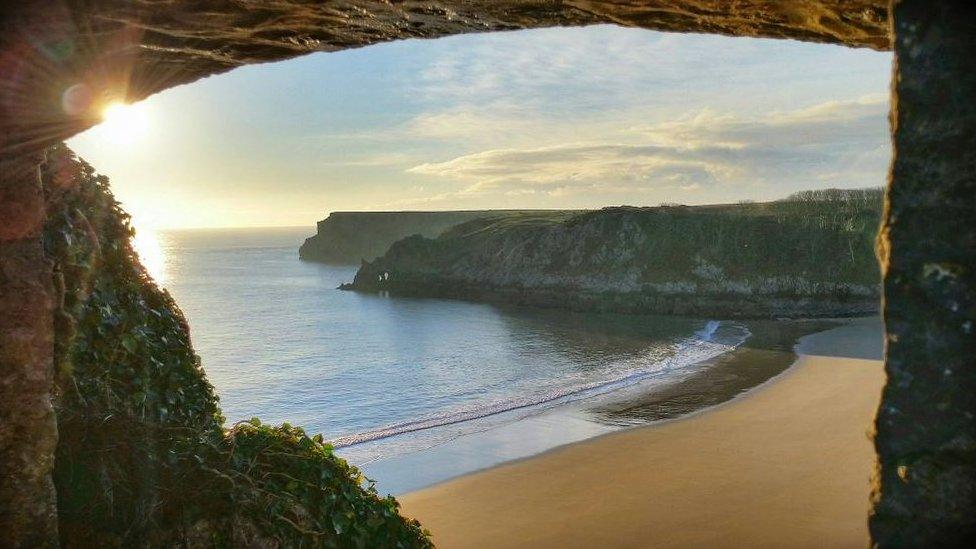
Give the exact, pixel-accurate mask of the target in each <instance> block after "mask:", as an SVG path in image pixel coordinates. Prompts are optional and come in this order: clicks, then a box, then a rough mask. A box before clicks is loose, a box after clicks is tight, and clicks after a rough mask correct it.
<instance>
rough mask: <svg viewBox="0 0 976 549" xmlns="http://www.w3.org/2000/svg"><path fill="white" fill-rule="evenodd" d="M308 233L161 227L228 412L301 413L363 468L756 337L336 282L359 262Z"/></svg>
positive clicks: (687, 366) (166, 267)
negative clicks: (337, 260) (313, 244)
mask: <svg viewBox="0 0 976 549" xmlns="http://www.w3.org/2000/svg"><path fill="white" fill-rule="evenodd" d="M310 233H311V229H306V228H301V229H262V230H220V231H175V232H167V233H162V234H160V235H159V237H158V238H159V241H160V244H161V249H162V252H163V254H162V255H163V258H164V261H163V264H162V266H161V269H162V274H161V277H160V278H162V280H163V286H164V287H166V288H167V289H168V290H169V291H170V292H171V293H172V294H173V296H174V297H175V298H176V300H177V302H178V303H179V304H180V306H181V307H182V308H183V310H184V312H185V313H186V315H187V317H188V319H189V322H190V325H191V327H192V338H193V342H194V344H195V346H196V349H197V352H198V353H199V354H200V356H201V358H202V360H203V365H204V368H205V369H206V371H207V374H208V375H209V377H210V380H211V382H212V383H213V384H214V385H215V386H216V388H217V391H218V393H219V395H220V398H221V404H222V407H223V410H224V413H225V415H226V416H227V418H228V420H229V421H231V422H233V421H238V420H242V419H247V418H250V417H252V416H257V417H260V418H261V419H262V420H264V421H268V422H276V423H277V422H285V421H287V422H290V423H292V424H297V425H301V426H303V427H305V428H306V430H307V431H309V432H320V433H323V434H324V435H325V437H326V438H329V439H333V440H334V442H335V444H336V446H337V447H339V452H340V454H342V455H344V456H345V457H347V459H349V460H350V461H351V462H353V463H356V464H361V465H362V464H371V463H390V460H394V462H395V460H396V459H399V458H403V457H404V456H407V455H409V454H412V453H416V452H417V451H420V450H424V449H430V448H434V447H438V446H440V445H444V444H447V443H448V442H449V441H453V440H456V439H458V437H463V436H465V435H468V434H472V433H478V432H484V431H487V430H492V429H502V428H503V427H505V426H506V425H510V424H512V423H514V422H519V421H520V420H525V419H527V418H530V417H537V416H539V415H540V414H542V413H543V412H545V411H546V410H550V409H552V408H554V407H558V406H560V405H565V404H567V403H578V402H584V401H590V400H592V399H594V398H595V397H599V396H600V395H605V394H607V393H610V392H613V391H615V390H617V389H620V388H624V387H629V386H633V385H635V384H638V383H640V384H644V385H648V384H650V385H662V386H663V385H667V384H674V383H677V382H679V381H681V380H682V379H686V378H687V377H688V376H691V375H693V374H694V373H695V372H696V371H698V370H700V369H701V368H702V367H703V366H702V364H703V363H702V362H701V361H703V360H708V359H714V358H715V357H717V356H720V355H723V354H725V353H727V352H728V351H729V350H730V349H732V348H733V347H734V346H736V345H738V344H739V343H741V342H742V341H743V340H745V339H746V337H747V336H748V335H749V332H748V329H746V327H744V326H741V325H738V324H733V323H726V322H723V323H717V322H710V321H708V320H707V319H702V320H694V319H675V318H657V317H646V316H619V315H593V314H579V313H567V312H565V311H547V310H534V309H518V308H513V307H498V306H493V305H486V304H473V303H464V302H458V301H448V300H438V299H413V298H390V297H383V296H375V295H362V294H357V293H352V292H344V291H340V290H337V289H336V287H337V286H338V285H339V284H340V283H342V282H348V281H350V280H352V277H353V274H354V273H355V268H354V267H335V266H326V265H320V264H315V263H304V262H301V261H299V260H298V254H297V249H298V245H299V244H300V243H301V242H302V240H303V239H304V238H305V237H306V236H308V235H309V234H310ZM594 417H595V419H593V421H594V422H596V423H599V416H594ZM604 430H605V429H603V428H602V427H600V426H599V425H597V426H595V427H594V428H593V429H589V428H586V429H583V431H581V432H584V433H590V432H591V431H592V433H599V432H603V431H604ZM500 432H504V429H502V431H500ZM577 438H578V437H577ZM556 442H559V440H556ZM540 444H541V443H540ZM547 444H548V443H546V444H542V445H543V446H546V445H547ZM529 446H531V444H530V445H529ZM542 449H545V448H544V447H543V448H537V449H535V450H533V451H538V450H542ZM523 453H524V452H523ZM513 455H515V454H513ZM476 466H478V464H474V465H472V467H476ZM480 466H484V464H480ZM380 469H382V470H385V471H387V470H389V469H390V467H389V466H387V467H386V468H385V469H384V468H383V467H380ZM385 474H389V473H385Z"/></svg>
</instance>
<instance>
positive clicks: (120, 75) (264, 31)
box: [0, 0, 890, 156]
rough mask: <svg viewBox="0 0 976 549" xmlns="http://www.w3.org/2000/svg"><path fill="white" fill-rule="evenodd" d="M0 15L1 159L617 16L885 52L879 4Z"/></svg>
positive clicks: (86, 3)
mask: <svg viewBox="0 0 976 549" xmlns="http://www.w3.org/2000/svg"><path fill="white" fill-rule="evenodd" d="M2 9H3V11H2V15H0V17H2V19H0V70H2V72H3V80H2V82H3V83H2V90H0V126H2V127H3V128H4V132H3V133H2V134H0V156H4V155H9V154H12V153H16V152H17V151H24V150H29V149H35V150H36V149H39V148H43V147H46V146H48V145H51V144H53V143H55V142H57V141H60V140H62V139H64V138H67V137H69V136H70V135H72V134H74V133H76V132H78V131H80V130H83V129H85V128H87V127H88V126H91V125H92V124H93V123H95V122H96V121H97V117H98V115H99V112H100V110H101V108H102V107H103V106H104V105H105V103H106V102H108V101H111V100H113V99H123V100H127V101H133V100H138V99H142V98H144V97H146V96H148V95H150V94H153V93H155V92H158V91H161V90H164V89H166V88H170V87H173V86H176V85H179V84H184V83H187V82H192V81H193V80H196V79H198V78H202V77H205V76H209V75H211V74H216V73H220V72H224V71H227V70H230V69H232V68H234V67H239V66H242V65H246V64H249V63H259V62H265V61H274V60H279V59H286V58H289V57H295V56H297V55H302V54H305V53H309V52H313V51H336V50H342V49H348V48H356V47H360V46H366V45H369V44H375V43H377V42H387V41H391V40H399V39H405V38H436V37H440V36H448V35H452V34H460V33H468V32H486V31H501V30H514V29H526V28H538V27H552V26H567V25H592V24H597V23H612V24H617V25H626V26H633V27H643V28H647V29H656V30H665V31H676V32H709V33H720V34H728V35H735V36H765V37H771V38H793V39H799V40H810V41H816V42H826V43H834V44H844V45H848V46H859V47H860V46H863V47H871V48H876V49H887V48H888V47H889V42H890V41H889V38H888V26H887V2H885V1H883V0H818V1H804V2H783V1H779V0H739V1H736V2H728V1H726V0H644V1H633V0H631V1H628V0H590V1H587V0H565V1H559V0H509V1H497V0H464V1H460V0H428V1H417V0H408V1H395V2H387V1H380V0H338V1H330V2H307V1H300V0H281V1H276V2H238V1H233V0H212V1H208V2H147V1H143V2H130V1H126V0H26V1H24V2H16V3H13V2H11V3H8V4H7V5H5V6H4V7H3V8H2Z"/></svg>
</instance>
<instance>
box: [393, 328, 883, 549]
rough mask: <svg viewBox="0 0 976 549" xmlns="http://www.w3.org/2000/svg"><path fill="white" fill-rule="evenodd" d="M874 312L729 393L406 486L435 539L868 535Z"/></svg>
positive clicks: (828, 538) (808, 540)
mask: <svg viewBox="0 0 976 549" xmlns="http://www.w3.org/2000/svg"><path fill="white" fill-rule="evenodd" d="M880 337H881V330H880V325H879V323H878V321H877V320H876V319H870V320H868V319H865V320H858V321H854V322H852V323H850V324H848V325H845V326H842V327H839V328H835V329H832V330H828V331H826V332H821V333H818V334H814V335H811V336H807V337H805V338H803V339H802V340H801V343H800V345H799V347H798V353H799V357H798V359H797V361H796V363H795V365H794V366H793V367H791V368H790V369H789V370H787V371H786V372H785V373H784V374H782V375H780V376H778V377H777V378H775V379H773V380H771V381H770V382H767V383H766V384H764V385H762V386H760V387H758V388H756V389H754V390H752V391H750V392H749V393H748V394H746V395H744V396H742V397H740V398H736V399H734V400H732V401H730V402H728V403H726V404H724V405H721V406H717V407H714V408H711V409H708V410H706V411H704V412H702V413H699V414H695V415H693V416H690V417H686V418H683V419H678V420H674V421H668V422H663V423H659V424H655V425H651V426H648V427H642V428H635V429H631V430H627V431H622V432H618V433H614V434H610V435H605V436H602V437H599V438H595V439H591V440H588V441H585V442H580V443H577V444H573V445H569V446H565V447H561V448H558V449H556V450H553V451H550V452H547V453H544V454H541V455H539V456H535V457H532V458H528V459H524V460H520V461H515V462H511V463H507V464H504V465H501V466H498V467H494V468H492V469H488V470H485V471H482V472H478V473H474V474H471V475H467V476H464V477H460V478H458V479H455V480H451V481H448V482H445V483H442V484H438V485H435V486H433V487H431V488H427V489H424V490H420V491H417V492H412V493H409V494H405V495H402V496H400V497H399V499H400V501H401V503H402V504H403V512H404V514H406V515H407V516H411V517H415V518H417V519H419V520H420V521H421V522H422V523H423V524H424V526H425V527H427V528H428V529H430V531H431V532H432V533H433V535H434V541H435V543H437V545H438V546H439V547H443V548H454V547H865V546H867V544H868V532H867V525H866V518H867V512H868V508H869V492H870V485H869V477H870V474H871V469H872V467H873V460H874V452H873V447H872V444H871V442H870V440H869V438H868V434H867V433H868V430H869V428H870V425H871V421H872V419H873V416H874V412H875V408H876V406H877V403H878V400H879V397H880V391H881V387H882V385H883V382H884V374H883V370H882V363H881V361H880V354H879V350H878V349H879V347H880V345H879V338H880Z"/></svg>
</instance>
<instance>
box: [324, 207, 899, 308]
mask: <svg viewBox="0 0 976 549" xmlns="http://www.w3.org/2000/svg"><path fill="white" fill-rule="evenodd" d="M880 215H881V193H880V191H874V190H872V191H828V192H810V193H801V194H799V195H797V196H794V197H791V199H788V200H784V201H778V202H769V203H760V204H736V205H721V206H698V207H687V206H663V207H656V208H633V207H617V208H605V209H603V210H599V211H593V212H585V213H578V214H571V213H564V214H563V215H553V214H541V215H540V214H532V213H525V214H520V215H509V216H504V217H495V218H484V219H478V220H474V221H469V222H467V223H463V224H461V225H458V226H456V227H454V228H452V229H450V230H449V231H446V232H445V233H444V234H442V235H441V236H439V237H438V238H434V239H431V238H425V237H422V236H411V237H409V238H406V239H404V240H401V241H398V242H396V243H395V244H394V245H393V246H391V247H390V250H389V251H388V252H387V253H386V254H385V255H384V256H382V257H380V258H377V259H376V260H375V261H372V262H364V263H363V265H362V267H361V268H360V270H359V272H357V274H356V277H355V279H354V281H353V283H352V284H349V285H345V286H343V287H344V288H346V289H355V290H362V291H389V292H391V293H394V294H400V295H426V296H441V297H455V298H463V299H473V300H488V301H509V302H515V303H522V304H529V305H538V306H548V307H565V308H572V309H580V310H603V311H617V312H626V313H658V314H678V315H708V316H717V317H769V316H788V317H805V316H841V315H858V314H868V313H873V312H875V311H876V310H877V306H878V305H877V303H878V296H879V283H880V273H879V270H878V263H877V259H876V258H875V254H874V240H875V234H876V233H877V227H878V224H879V221H880Z"/></svg>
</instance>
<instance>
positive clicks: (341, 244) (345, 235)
mask: <svg viewBox="0 0 976 549" xmlns="http://www.w3.org/2000/svg"><path fill="white" fill-rule="evenodd" d="M516 213H520V212H518V211H506V210H469V211H449V212H332V213H331V214H329V217H327V218H325V219H323V220H322V221H319V222H318V223H317V231H316V233H315V235H313V236H311V237H309V238H308V239H306V240H305V243H304V244H302V246H301V248H299V249H298V256H299V257H300V258H301V259H303V260H305V261H318V262H321V263H331V264H336V265H357V264H358V263H359V262H360V261H362V260H364V259H374V258H377V257H379V256H381V255H383V254H384V253H385V252H386V250H387V249H389V247H390V244H393V243H394V242H396V241H397V240H400V239H402V238H406V237H408V236H411V235H415V234H416V235H421V236H425V237H428V238H434V237H437V236H439V235H440V234H441V233H442V232H444V231H445V230H447V229H449V228H451V227H453V226H455V225H458V224H460V223H464V222H466V221H471V220H474V219H479V218H483V217H491V216H499V215H506V214H516Z"/></svg>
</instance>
